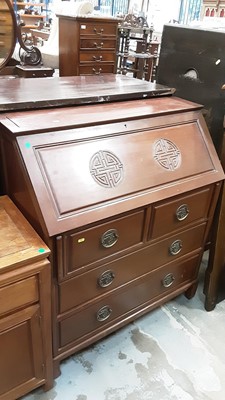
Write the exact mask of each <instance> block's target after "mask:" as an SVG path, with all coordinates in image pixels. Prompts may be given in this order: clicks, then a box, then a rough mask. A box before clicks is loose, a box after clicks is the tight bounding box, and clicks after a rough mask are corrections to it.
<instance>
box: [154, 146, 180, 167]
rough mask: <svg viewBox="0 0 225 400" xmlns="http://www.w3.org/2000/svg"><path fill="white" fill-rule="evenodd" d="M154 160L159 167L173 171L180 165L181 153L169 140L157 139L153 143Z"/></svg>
mask: <svg viewBox="0 0 225 400" xmlns="http://www.w3.org/2000/svg"><path fill="white" fill-rule="evenodd" d="M154 159H155V160H156V161H157V162H158V163H159V164H160V165H161V167H163V168H165V169H168V170H170V171H174V170H175V169H177V168H179V166H180V164H181V153H180V150H179V149H178V147H177V146H176V145H175V144H174V143H173V142H171V141H170V140H167V139H159V140H157V142H155V143H154Z"/></svg>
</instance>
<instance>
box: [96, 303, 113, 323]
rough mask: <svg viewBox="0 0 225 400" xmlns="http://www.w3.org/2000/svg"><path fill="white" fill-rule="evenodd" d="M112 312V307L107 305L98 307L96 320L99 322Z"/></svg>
mask: <svg viewBox="0 0 225 400" xmlns="http://www.w3.org/2000/svg"><path fill="white" fill-rule="evenodd" d="M111 314H112V309H111V308H110V307H109V306H104V307H102V308H100V310H98V312H97V320H98V321H99V322H103V321H106V320H107V319H108V318H109V317H110V315H111Z"/></svg>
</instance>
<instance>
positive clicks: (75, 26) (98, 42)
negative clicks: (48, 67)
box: [58, 15, 120, 76]
mask: <svg viewBox="0 0 225 400" xmlns="http://www.w3.org/2000/svg"><path fill="white" fill-rule="evenodd" d="M58 18H59V74H60V76H67V75H100V74H104V73H114V72H115V71H116V50H117V26H118V22H119V21H120V19H117V18H113V17H111V18H109V17H105V18H102V17H101V18H100V17H89V16H87V17H69V16H63V15H58Z"/></svg>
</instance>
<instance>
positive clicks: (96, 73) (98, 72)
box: [92, 68, 102, 75]
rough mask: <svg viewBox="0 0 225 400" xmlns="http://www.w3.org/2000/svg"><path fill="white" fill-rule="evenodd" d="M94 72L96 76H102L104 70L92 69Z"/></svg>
mask: <svg viewBox="0 0 225 400" xmlns="http://www.w3.org/2000/svg"><path fill="white" fill-rule="evenodd" d="M92 71H93V72H94V74H95V75H100V74H101V72H102V69H101V68H99V70H98V71H96V69H95V68H92Z"/></svg>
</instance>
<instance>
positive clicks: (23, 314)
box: [0, 306, 44, 399]
mask: <svg viewBox="0 0 225 400" xmlns="http://www.w3.org/2000/svg"><path fill="white" fill-rule="evenodd" d="M42 346H43V345H42V339H41V327H40V310H39V306H32V307H29V308H27V309H25V310H23V311H20V312H18V313H15V314H13V315H11V316H8V317H6V318H3V319H1V320H0V354H1V357H0V376H1V381H0V382H1V383H0V396H1V395H3V394H4V393H7V396H8V397H7V399H8V398H13V392H14V391H16V393H17V396H19V395H22V394H24V393H27V392H28V391H29V386H30V390H31V389H32V388H34V387H35V381H36V383H37V384H40V382H41V381H42V380H44V369H43V365H44V358H43V347H42ZM10 393H12V397H10Z"/></svg>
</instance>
